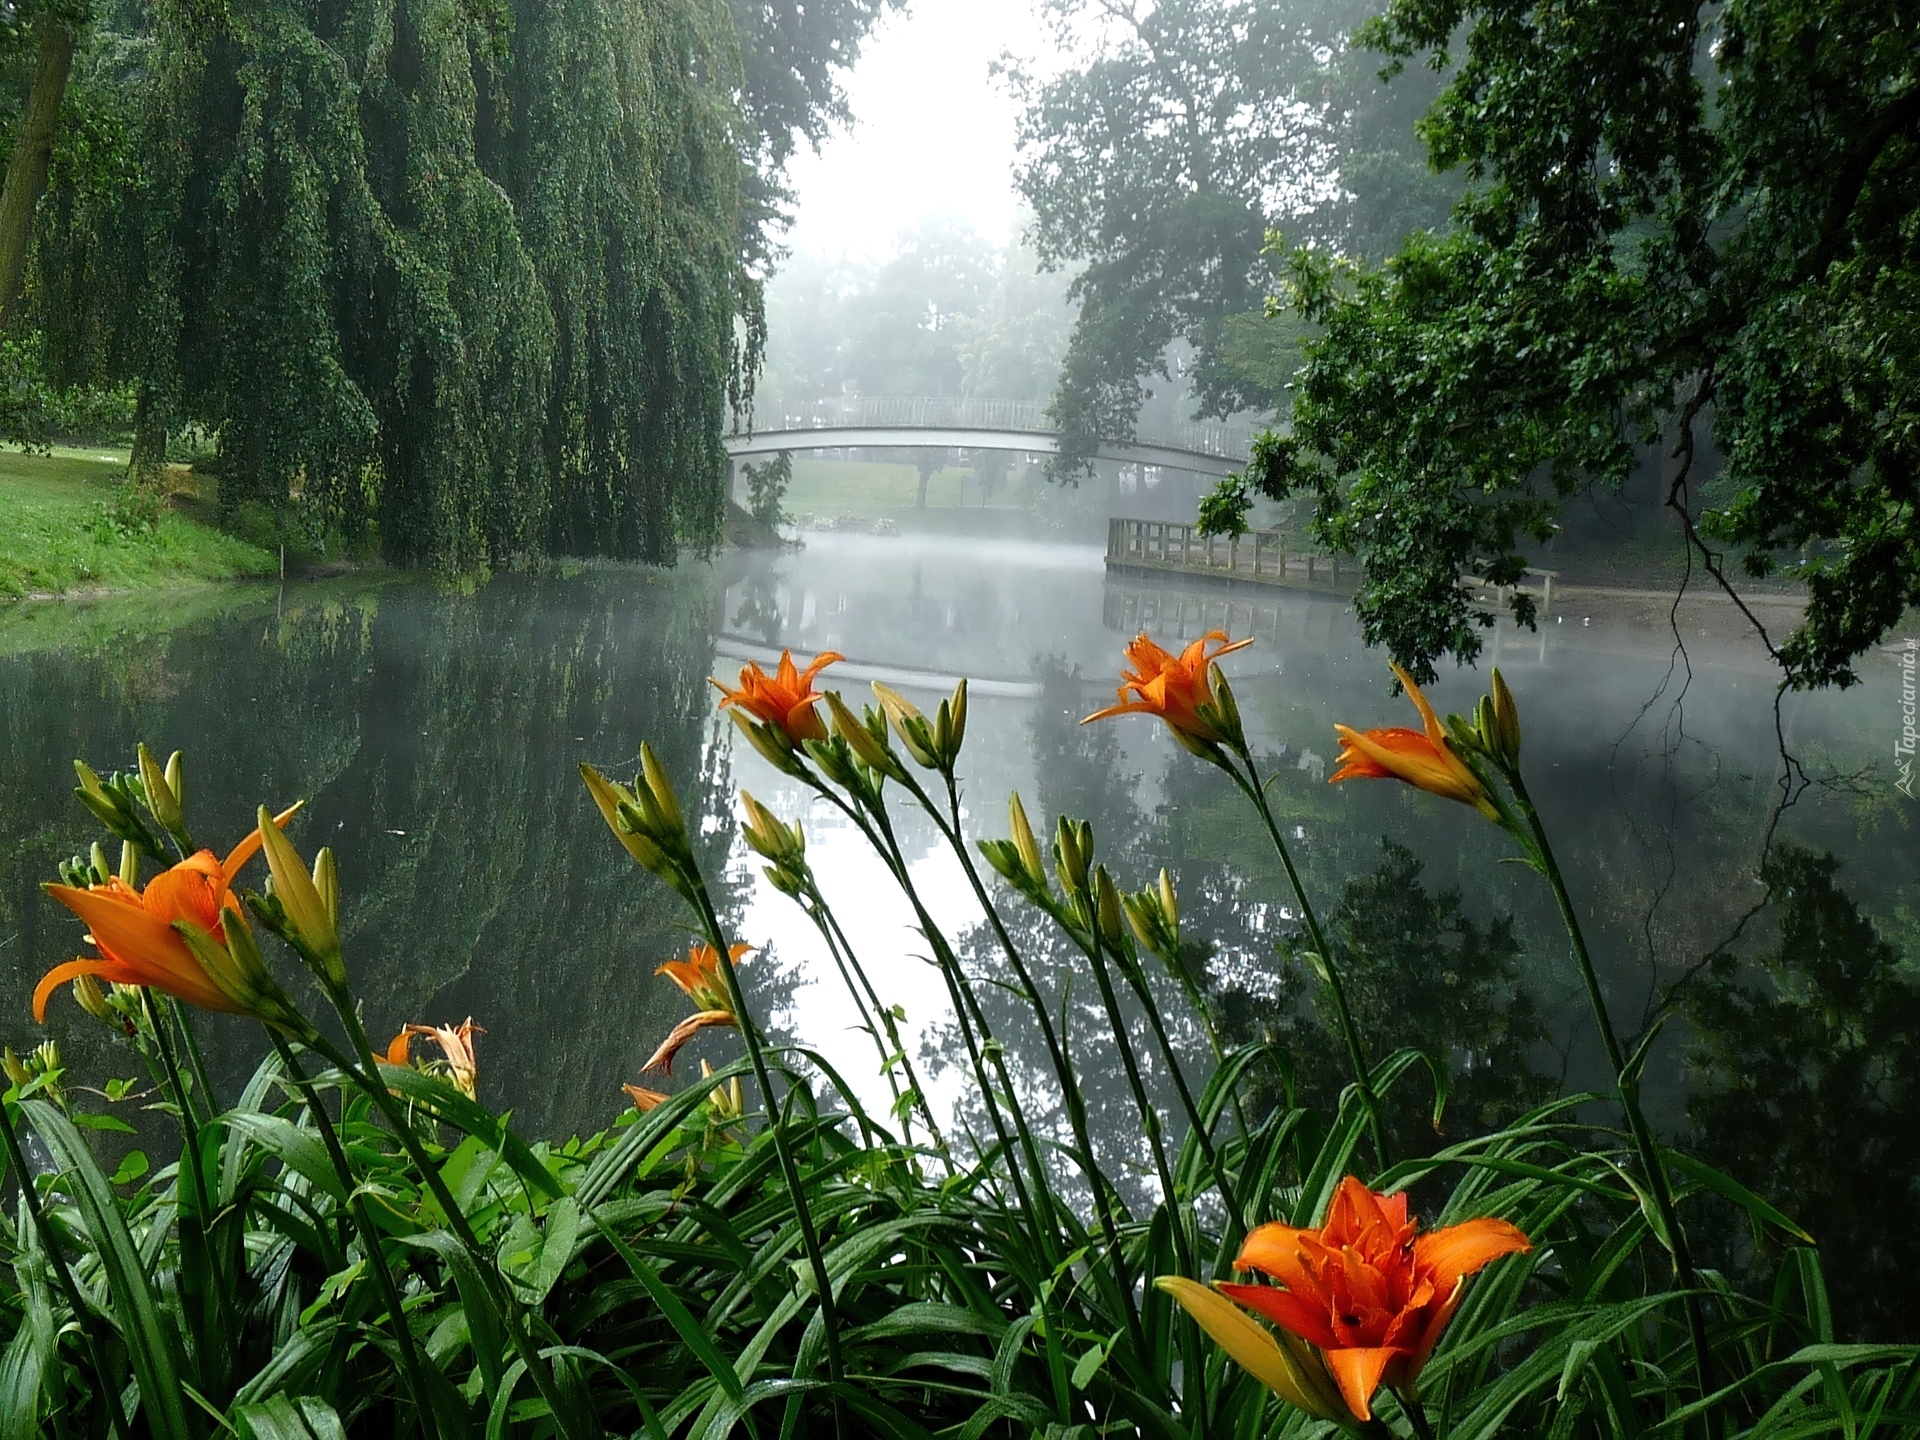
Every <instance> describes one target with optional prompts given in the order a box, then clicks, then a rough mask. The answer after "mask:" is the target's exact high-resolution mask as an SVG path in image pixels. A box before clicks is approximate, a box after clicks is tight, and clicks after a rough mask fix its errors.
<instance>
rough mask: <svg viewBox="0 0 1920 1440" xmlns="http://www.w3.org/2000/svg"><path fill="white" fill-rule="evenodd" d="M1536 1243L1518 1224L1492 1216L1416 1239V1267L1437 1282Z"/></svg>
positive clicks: (1455, 1277)
mask: <svg viewBox="0 0 1920 1440" xmlns="http://www.w3.org/2000/svg"><path fill="white" fill-rule="evenodd" d="M1531 1249H1533V1242H1532V1241H1531V1240H1529V1239H1527V1237H1526V1236H1525V1235H1524V1234H1522V1233H1521V1231H1520V1229H1519V1228H1518V1227H1517V1226H1514V1225H1510V1224H1508V1223H1507V1222H1506V1221H1505V1220H1495V1219H1493V1218H1492V1217H1491V1216H1487V1217H1483V1218H1481V1219H1479V1220H1466V1221H1463V1222H1461V1223H1460V1224H1458V1225H1449V1226H1447V1227H1446V1228H1445V1229H1441V1230H1435V1231H1432V1232H1430V1233H1428V1234H1426V1235H1422V1236H1420V1237H1418V1238H1417V1239H1416V1240H1415V1241H1414V1242H1413V1263H1414V1267H1415V1268H1416V1269H1417V1270H1419V1271H1420V1272H1421V1273H1422V1274H1425V1275H1431V1276H1432V1277H1433V1279H1434V1282H1435V1284H1436V1285H1440V1286H1444V1285H1445V1284H1446V1282H1448V1281H1449V1280H1457V1279H1459V1278H1461V1277H1462V1276H1466V1275H1472V1274H1473V1273H1475V1272H1476V1271H1478V1270H1480V1269H1481V1268H1483V1267H1484V1266H1486V1265H1489V1264H1491V1263H1492V1262H1493V1261H1495V1260H1498V1259H1499V1258H1500V1257H1501V1256H1502V1255H1512V1254H1515V1253H1524V1252H1526V1251H1528V1250H1531Z"/></svg>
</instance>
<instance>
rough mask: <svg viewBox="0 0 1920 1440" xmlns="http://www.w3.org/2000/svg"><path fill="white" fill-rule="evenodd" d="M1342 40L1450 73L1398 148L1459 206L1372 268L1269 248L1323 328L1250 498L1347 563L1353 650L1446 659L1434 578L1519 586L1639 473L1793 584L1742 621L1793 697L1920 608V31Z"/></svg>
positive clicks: (1290, 297) (1221, 514)
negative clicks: (1552, 540)
mask: <svg viewBox="0 0 1920 1440" xmlns="http://www.w3.org/2000/svg"><path fill="white" fill-rule="evenodd" d="M1362 38H1363V39H1364V40H1365V42H1366V43H1367V44H1369V45H1370V46H1372V47H1373V48H1374V49H1376V50H1377V51H1379V52H1382V53H1383V54H1384V55H1385V56H1386V57H1387V59H1388V61H1389V63H1390V65H1391V66H1397V65H1399V64H1401V63H1403V62H1405V61H1408V60H1415V59H1424V60H1425V61H1426V62H1427V63H1429V64H1431V65H1433V66H1436V67H1439V68H1440V69H1442V70H1445V71H1447V72H1448V74H1449V79H1448V83H1447V85H1446V88H1445V90H1444V92H1443V93H1442V95H1441V97H1440V99H1439V101H1438V103H1437V104H1436V105H1435V107H1434V108H1433V110H1432V112H1431V113H1430V114H1429V115H1428V117H1427V118H1426V120H1425V121H1424V122H1423V126H1422V134H1423V136H1424V138H1425V140H1426V142H1427V143H1428V145H1429V146H1430V148H1431V153H1432V159H1433V162H1434V163H1435V165H1436V166H1438V167H1440V168H1442V169H1444V170H1449V171H1454V172H1457V173H1458V174H1459V175H1461V176H1462V177H1463V178H1464V180H1465V181H1466V184H1467V187H1468V188H1467V192H1466V194H1465V196H1464V198H1462V199H1461V200H1460V201H1459V203H1458V205H1457V207H1456V210H1455V222H1454V224H1453V226H1452V227H1451V228H1450V229H1449V230H1448V231H1447V232H1446V233H1444V234H1428V233H1424V232H1416V233H1415V234H1414V236H1413V237H1412V239H1410V240H1409V241H1408V242H1407V243H1406V244H1405V245H1404V246H1403V247H1402V248H1401V249H1400V250H1399V251H1398V253H1397V254H1395V255H1394V256H1392V258H1391V259H1389V260H1388V261H1387V262H1386V263H1385V264H1384V265H1381V266H1377V267H1376V266H1370V265H1367V264H1365V263H1362V262H1360V261H1357V260H1355V259H1353V258H1350V257H1348V256H1344V255H1340V254H1337V253H1335V252H1334V251H1333V250H1331V249H1330V248H1326V247H1322V248H1319V249H1309V250H1302V251H1298V252H1296V253H1295V254H1294V255H1293V257H1292V259H1291V261H1290V262H1289V265H1288V269H1287V275H1286V279H1285V284H1284V286H1283V287H1282V295H1281V301H1282V303H1283V304H1285V305H1287V306H1290V307H1292V308H1294V309H1295V310H1297V312H1298V313H1299V314H1301V315H1303V316H1304V317H1306V318H1307V319H1308V320H1310V321H1311V322H1313V323H1314V324H1315V325H1317V326H1318V327H1320V331H1321V333H1320V334H1319V336H1318V337H1317V338H1316V339H1314V340H1313V341H1312V342H1311V344H1310V345H1309V346H1308V349H1307V357H1306V363H1305V365H1304V367H1303V368H1302V369H1301V371H1300V373H1299V374H1298V376H1297V377H1296V389H1295V396H1294V403H1293V407H1292V433H1291V434H1290V435H1288V436H1284V437H1273V438H1272V439H1271V440H1270V441H1269V442H1268V443H1266V444H1264V445H1263V446H1261V447H1260V448H1259V450H1258V452H1257V454H1256V456H1255V459H1254V463H1253V465H1252V466H1251V467H1250V469H1249V472H1248V476H1247V479H1248V481H1250V482H1251V484H1252V485H1253V486H1254V487H1255V488H1257V489H1259V490H1260V491H1262V492H1264V493H1266V494H1268V495H1271V496H1275V497H1279V496H1284V495H1288V494H1292V493H1296V492H1306V493H1309V494H1311V495H1313V496H1315V497H1316V499H1317V506H1318V510H1317V522H1316V523H1317V525H1318V528H1319V531H1320V533H1321V535H1322V537H1323V538H1324V539H1325V540H1327V541H1328V542H1329V543H1332V544H1334V545H1337V546H1339V547H1340V548H1342V549H1346V550H1350V551H1355V552H1358V553H1359V554H1360V555H1361V556H1362V557H1363V559H1364V564H1365V580H1364V583H1363V585H1362V587H1361V589H1360V592H1359V595H1358V597H1357V600H1356V609H1357V611H1358V613H1359V615H1360V618H1361V621H1362V624H1363V628H1364V631H1365V634H1366V637H1367V639H1368V640H1369V641H1370V642H1375V643H1384V644H1385V645H1387V646H1388V647H1389V648H1390V649H1391V650H1392V651H1393V653H1394V654H1395V655H1396V656H1397V657H1398V658H1399V659H1400V660H1401V661H1402V662H1403V663H1405V664H1407V665H1408V666H1409V667H1410V668H1411V669H1412V670H1413V671H1414V672H1415V673H1416V675H1420V676H1423V677H1424V676H1426V675H1429V674H1430V673H1431V671H1432V665H1433V662H1434V660H1435V659H1437V658H1438V657H1440V656H1442V655H1446V654H1451V655H1454V656H1456V657H1458V658H1459V659H1462V660H1470V659H1472V658H1473V657H1474V656H1475V655H1476V654H1477V653H1478V651H1479V648H1480V630H1481V629H1482V628H1483V627H1485V626H1487V625H1490V624H1491V623H1492V621H1493V616H1492V615H1491V614H1490V613H1488V612H1485V611H1482V610H1479V609H1478V608H1477V607H1476V606H1475V605H1474V604H1473V603H1472V602H1471V600H1470V598H1469V597H1468V596H1467V595H1466V594H1464V593H1463V592H1462V589H1461V587H1460V586H1459V585H1458V583H1457V581H1458V578H1459V577H1460V576H1461V575H1462V574H1471V575H1475V576H1479V577H1482V578H1483V579H1485V580H1488V581H1492V582H1495V583H1505V582H1510V581H1512V580H1513V579H1515V578H1517V576H1518V575H1519V574H1520V572H1521V570H1522V568H1523V567H1524V565H1525V564H1526V557H1525V548H1524V547H1525V545H1526V543H1527V542H1528V541H1529V540H1536V541H1537V540H1544V539H1546V538H1547V537H1549V536H1551V535H1552V534H1553V533H1554V531H1555V528H1556V524H1557V520H1556V517H1557V514H1558V510H1559V507H1560V504H1561V503H1562V502H1563V501H1564V500H1565V499H1566V498H1567V497H1568V496H1570V495H1572V494H1574V493H1576V492H1577V491H1578V490H1580V489H1581V488H1582V487H1588V486H1608V485H1617V484H1619V483H1620V482H1621V481H1622V480H1623V479H1624V478H1625V476H1626V475H1627V474H1628V472H1629V471H1630V470H1631V469H1632V468H1633V467H1634V466H1636V465H1637V464H1641V463H1644V462H1645V461H1647V460H1648V459H1649V458H1652V459H1654V460H1656V461H1657V462H1658V463H1660V464H1662V465H1663V466H1664V467H1665V468H1664V472H1663V475H1664V482H1665V483H1664V489H1665V501H1666V504H1667V506H1668V507H1669V508H1670V509H1671V511H1672V513H1673V515H1674V517H1675V522H1676V524H1678V525H1680V526H1681V527H1683V529H1684V532H1685V534H1686V536H1687V538H1688V541H1689V544H1690V547H1691V550H1690V553H1691V554H1692V555H1693V556H1694V558H1695V560H1696V561H1697V563H1698V564H1700V565H1701V566H1703V567H1705V569H1706V570H1707V571H1708V572H1709V573H1710V574H1711V576H1712V578H1713V579H1714V580H1715V581H1717V582H1719V583H1721V584H1723V585H1725V586H1726V587H1727V588H1728V589H1729V590H1730V591H1733V590H1737V588H1738V586H1737V583H1736V582H1737V574H1736V571H1735V569H1734V567H1733V566H1732V565H1731V564H1730V563H1729V560H1728V559H1727V558H1725V557H1727V556H1729V555H1731V556H1737V559H1738V565H1739V569H1740V570H1743V571H1744V572H1745V574H1746V575H1748V576H1754V577H1758V576H1766V575H1773V574H1781V575H1786V576H1789V577H1795V578H1799V579H1803V580H1804V581H1805V583H1806V586H1807V591H1808V597H1809V606H1808V609H1807V612H1806V615H1805V618H1804V620H1803V621H1802V623H1801V624H1800V625H1799V627H1798V628H1797V629H1796V630H1794V631H1793V632H1792V634H1791V635H1789V636H1786V637H1773V636H1770V635H1766V632H1765V631H1764V630H1763V631H1762V632H1761V633H1762V634H1763V635H1764V636H1766V639H1767V643H1768V645H1769V647H1770V648H1771V649H1772V650H1773V652H1774V654H1775V657H1776V659H1777V660H1778V661H1779V663H1780V664H1781V666H1782V667H1783V670H1784V673H1785V676H1786V679H1787V682H1788V683H1789V684H1791V685H1794V686H1818V685H1825V684H1840V685H1846V684H1850V683H1852V681H1853V680H1854V678H1855V676H1854V671H1853V668H1852V663H1853V661H1854V660H1855V658H1856V657H1857V656H1859V655H1860V654H1861V653H1862V652H1863V651H1864V650H1865V649H1867V648H1868V647H1869V646H1870V645H1872V644H1873V643H1874V642H1875V641H1876V640H1877V639H1879V638H1880V637H1881V636H1882V635H1884V634H1885V633H1886V632H1887V631H1888V629H1889V628H1890V627H1892V626H1893V625H1895V624H1897V623H1898V621H1899V619H1900V616H1901V614H1902V612H1903V611H1904V610H1905V608H1906V607H1907V606H1909V605H1911V604H1913V603H1914V602H1915V601H1916V600H1920V529H1917V528H1916V524H1915V506H1916V499H1917V497H1916V491H1915V485H1916V480H1915V476H1916V462H1920V448H1917V447H1920V348H1916V346H1917V345H1920V341H1917V340H1916V336H1915V331H1914V327H1913V325H1912V323H1911V320H1910V317H1911V316H1912V315H1913V313H1914V312H1915V310H1916V306H1917V304H1920V15H1916V13H1915V12H1914V10H1913V9H1912V7H1911V6H1909V5H1905V4H1903V3H1900V0H1855V3H1846V4H1840V3H1835V0H1728V3H1725V4H1713V3H1704V0H1702V3H1691V0H1680V3H1675V0H1602V3H1593V0H1391V3H1389V4H1388V5H1387V7H1386V9H1385V11H1384V13H1383V14H1382V15H1381V16H1380V17H1379V18H1378V19H1377V20H1376V21H1375V22H1373V23H1371V24H1369V25H1368V26H1367V27H1366V28H1365V30H1364V31H1363V32H1362ZM1223 498H1224V499H1226V500H1228V501H1231V502H1234V503H1244V500H1245V499H1246V498H1247V497H1246V493H1245V491H1244V490H1242V491H1239V492H1237V493H1234V492H1231V491H1230V493H1229V494H1228V495H1227V496H1225V497H1223ZM1233 508H1234V506H1233V504H1228V505H1226V506H1224V507H1221V508H1216V509H1215V510H1214V512H1213V515H1212V517H1211V518H1213V519H1214V520H1215V521H1216V522H1224V523H1231V522H1232V520H1233V518H1234V517H1233V514H1232V513H1231V512H1232V510H1233ZM1514 608H1515V610H1516V612H1517V613H1518V614H1519V616H1520V618H1522V619H1523V620H1530V619H1531V611H1530V608H1529V602H1528V601H1527V600H1526V599H1525V597H1524V596H1516V597H1515V600H1514ZM1756 623H1757V622H1756Z"/></svg>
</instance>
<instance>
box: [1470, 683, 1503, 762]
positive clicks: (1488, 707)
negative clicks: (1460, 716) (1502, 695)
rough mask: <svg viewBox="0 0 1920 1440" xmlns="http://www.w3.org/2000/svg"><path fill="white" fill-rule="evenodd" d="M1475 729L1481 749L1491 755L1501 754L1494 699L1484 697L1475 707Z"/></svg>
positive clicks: (1487, 696)
mask: <svg viewBox="0 0 1920 1440" xmlns="http://www.w3.org/2000/svg"><path fill="white" fill-rule="evenodd" d="M1473 729H1474V734H1475V736H1476V738H1478V740H1479V742H1480V748H1481V749H1482V750H1484V751H1485V752H1486V753H1487V754H1489V755H1498V754H1499V753H1500V728H1499V725H1498V723H1497V722H1496V721H1495V720H1494V718H1493V697H1492V696H1490V695H1482V696H1481V697H1480V703H1479V704H1478V705H1476V706H1474V707H1473Z"/></svg>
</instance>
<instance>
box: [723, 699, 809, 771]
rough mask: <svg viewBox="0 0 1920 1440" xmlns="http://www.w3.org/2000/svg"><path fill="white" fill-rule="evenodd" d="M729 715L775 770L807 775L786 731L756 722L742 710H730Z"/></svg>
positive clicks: (762, 722) (761, 756)
mask: <svg viewBox="0 0 1920 1440" xmlns="http://www.w3.org/2000/svg"><path fill="white" fill-rule="evenodd" d="M727 714H728V715H729V716H730V717H732V720H733V723H734V725H735V727H736V728H738V729H739V731H740V733H741V734H742V735H745V736H746V737H747V742H748V743H749V744H750V745H752V746H753V748H754V749H755V750H757V751H759V752H760V758H761V759H763V760H765V761H766V762H767V763H768V764H769V765H771V766H773V768H774V769H776V770H779V771H782V772H783V773H785V774H788V775H803V774H805V773H806V767H805V766H804V765H803V764H802V763H801V760H800V755H799V752H798V750H797V749H796V748H795V744H794V740H793V737H792V736H791V735H789V734H787V732H786V731H785V730H783V729H781V728H780V727H779V726H778V725H769V724H767V723H766V722H764V721H760V720H755V719H754V718H753V717H752V716H750V715H748V714H747V713H746V712H745V711H742V710H729V711H727Z"/></svg>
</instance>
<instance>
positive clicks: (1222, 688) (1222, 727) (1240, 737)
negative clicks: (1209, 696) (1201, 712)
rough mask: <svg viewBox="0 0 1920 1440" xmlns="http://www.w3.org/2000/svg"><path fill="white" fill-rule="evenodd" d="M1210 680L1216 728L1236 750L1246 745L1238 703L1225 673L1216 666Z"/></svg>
mask: <svg viewBox="0 0 1920 1440" xmlns="http://www.w3.org/2000/svg"><path fill="white" fill-rule="evenodd" d="M1210 678H1211V680H1212V682H1213V708H1214V711H1215V714H1216V716H1217V720H1216V727H1217V728H1218V729H1219V731H1220V734H1221V737H1222V738H1223V739H1224V740H1225V741H1226V742H1227V743H1228V744H1229V745H1232V746H1234V747H1236V748H1238V747H1239V746H1242V745H1244V744H1245V743H1246V732H1245V731H1244V730H1243V729H1242V728H1241V725H1240V702H1239V701H1237V700H1235V699H1234V698H1233V687H1232V686H1231V685H1229V684H1228V683H1227V675H1226V672H1225V671H1224V670H1222V669H1221V668H1220V667H1219V665H1218V664H1216V665H1214V667H1213V670H1212V673H1211V677H1210Z"/></svg>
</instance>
